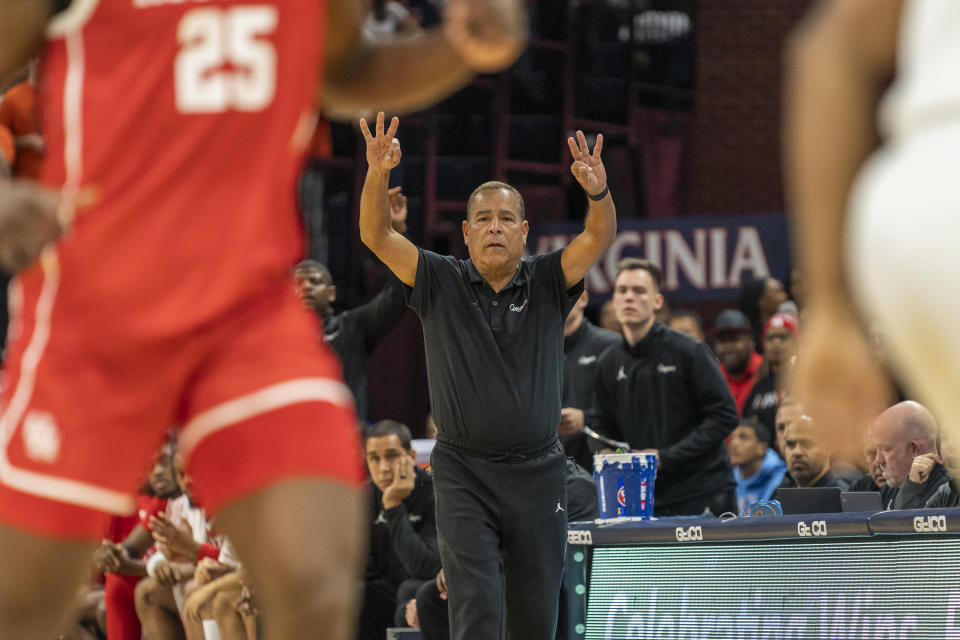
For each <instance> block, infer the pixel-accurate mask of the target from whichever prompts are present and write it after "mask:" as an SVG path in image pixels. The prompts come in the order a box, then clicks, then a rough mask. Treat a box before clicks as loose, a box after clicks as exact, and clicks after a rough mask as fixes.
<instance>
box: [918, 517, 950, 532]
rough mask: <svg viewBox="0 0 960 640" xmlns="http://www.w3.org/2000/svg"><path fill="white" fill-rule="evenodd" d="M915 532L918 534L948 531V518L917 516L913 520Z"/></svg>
mask: <svg viewBox="0 0 960 640" xmlns="http://www.w3.org/2000/svg"><path fill="white" fill-rule="evenodd" d="M913 530H914V531H916V532H917V533H929V532H931V531H946V530H947V516H917V517H916V518H914V519H913Z"/></svg>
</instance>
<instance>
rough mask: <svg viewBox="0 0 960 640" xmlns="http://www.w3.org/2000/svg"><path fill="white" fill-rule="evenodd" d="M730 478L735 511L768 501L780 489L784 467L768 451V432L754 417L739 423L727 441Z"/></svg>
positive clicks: (779, 460)
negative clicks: (735, 497)
mask: <svg viewBox="0 0 960 640" xmlns="http://www.w3.org/2000/svg"><path fill="white" fill-rule="evenodd" d="M727 449H728V450H729V452H730V462H731V464H733V477H734V480H736V482H737V508H738V509H739V510H740V511H741V512H743V510H744V508H746V507H747V506H749V505H751V504H753V503H754V502H756V501H757V500H769V499H770V496H772V495H773V492H774V490H775V489H776V488H777V487H778V486H780V483H781V482H782V481H783V476H784V474H785V473H786V472H787V465H786V463H784V461H783V460H781V459H780V456H778V455H777V452H776V451H774V450H773V449H771V448H770V430H769V429H767V428H766V427H765V426H764V425H763V423H762V422H760V421H759V420H757V419H756V418H746V419H744V420H741V421H740V424H739V425H737V428H736V429H734V430H733V432H732V433H731V434H730V437H729V439H728V440H727Z"/></svg>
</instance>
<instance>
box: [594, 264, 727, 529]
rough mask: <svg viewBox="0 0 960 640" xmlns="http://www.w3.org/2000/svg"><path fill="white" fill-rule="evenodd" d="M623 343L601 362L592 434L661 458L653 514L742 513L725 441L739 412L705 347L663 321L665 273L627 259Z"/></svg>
mask: <svg viewBox="0 0 960 640" xmlns="http://www.w3.org/2000/svg"><path fill="white" fill-rule="evenodd" d="M613 304H614V308H615V309H616V311H617V319H618V320H619V321H620V323H621V324H622V325H623V335H624V340H623V342H622V343H621V344H620V346H618V347H614V348H612V349H608V350H607V351H606V352H604V354H603V355H602V356H600V365H599V371H598V373H597V404H596V407H595V410H594V411H591V413H590V418H589V420H588V424H589V425H590V426H591V428H593V429H596V430H597V431H599V432H601V433H603V434H605V435H607V436H609V437H611V438H614V439H616V440H625V441H627V442H629V443H630V444H631V445H632V446H633V447H635V450H638V451H646V452H650V453H654V454H656V455H657V456H658V458H659V460H658V465H659V468H658V471H657V483H656V486H655V490H654V503H653V504H654V513H655V514H656V515H658V516H669V515H696V514H700V513H703V512H704V511H706V510H708V509H709V510H710V511H711V512H713V513H714V514H715V515H720V514H722V513H724V512H727V511H733V512H735V511H736V504H737V503H736V482H735V481H734V478H733V471H732V469H731V467H730V458H729V457H728V455H727V448H726V447H725V446H724V438H725V437H726V436H727V435H728V434H729V433H730V432H731V431H733V429H735V428H736V426H737V421H738V419H739V417H738V414H737V405H736V404H735V403H734V400H733V396H732V395H731V394H730V388H729V387H728V386H727V383H726V381H725V380H724V379H723V375H722V374H721V373H720V367H719V365H718V364H717V361H716V358H715V357H714V355H713V353H712V352H711V351H710V348H709V347H707V346H706V345H705V344H703V343H702V342H697V341H696V340H694V339H693V338H690V337H689V336H687V335H684V334H682V333H679V332H677V331H674V330H672V329H670V328H668V327H666V326H665V325H664V324H662V323H660V322H658V321H657V320H656V317H655V314H656V311H657V309H659V308H660V307H661V305H662V304H663V296H662V295H661V294H660V269H659V268H658V267H657V266H656V265H655V264H653V263H651V262H649V261H647V260H641V259H638V258H624V259H623V260H621V261H620V264H619V265H618V267H617V280H616V284H615V286H614V291H613Z"/></svg>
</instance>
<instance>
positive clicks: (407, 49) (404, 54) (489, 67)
mask: <svg viewBox="0 0 960 640" xmlns="http://www.w3.org/2000/svg"><path fill="white" fill-rule="evenodd" d="M525 5H526V3H525V2H523V1H522V0H448V2H447V4H446V7H445V10H444V24H443V27H442V28H438V29H431V30H429V31H426V32H424V33H422V34H420V35H417V36H414V37H411V38H402V39H397V40H391V41H389V42H371V41H369V40H368V39H366V38H365V37H364V35H363V31H362V29H361V24H362V22H363V16H364V13H363V7H364V6H365V5H364V3H362V2H357V1H356V0H330V1H329V3H328V7H329V9H328V15H327V35H326V53H325V69H324V71H323V77H324V84H323V87H322V93H321V95H320V101H321V105H322V106H323V109H324V111H325V112H326V113H327V114H329V115H330V116H332V117H342V118H348V117H354V116H356V115H361V114H364V113H370V112H372V111H374V110H379V109H385V110H389V111H391V112H409V111H415V110H417V109H419V108H422V107H425V106H427V105H429V104H431V103H434V102H436V101H438V100H440V99H441V98H443V97H445V96H447V95H449V94H451V93H453V92H454V91H456V90H457V89H460V88H461V87H463V86H464V85H466V84H467V83H468V82H470V80H471V79H472V78H473V76H474V75H475V74H476V73H477V72H488V73H490V72H494V71H500V70H502V69H505V68H507V67H508V66H510V65H511V64H513V62H514V61H515V60H516V59H517V57H518V56H519V55H520V53H521V52H522V51H523V47H524V45H525V44H526V36H527V23H526V9H525Z"/></svg>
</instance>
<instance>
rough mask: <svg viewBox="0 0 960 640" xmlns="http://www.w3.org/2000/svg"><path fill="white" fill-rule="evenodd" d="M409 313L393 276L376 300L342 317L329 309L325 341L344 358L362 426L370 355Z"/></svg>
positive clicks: (365, 410)
mask: <svg viewBox="0 0 960 640" xmlns="http://www.w3.org/2000/svg"><path fill="white" fill-rule="evenodd" d="M406 311H407V303H406V300H405V299H404V297H403V284H402V283H401V282H400V281H399V280H398V279H397V277H396V276H394V275H392V274H391V275H390V277H389V280H388V281H387V283H386V284H385V285H384V287H383V289H382V290H381V291H380V293H378V294H377V295H376V297H375V298H373V300H370V301H369V302H366V303H364V304H362V305H360V306H359V307H356V308H354V309H348V310H347V311H341V312H340V313H334V311H333V310H332V309H327V313H326V314H324V317H323V339H324V340H325V341H326V343H327V344H328V345H329V346H330V348H331V349H333V351H334V353H336V354H337V356H339V357H340V364H341V365H342V366H343V380H344V382H346V383H347V386H348V387H350V391H351V392H352V393H353V397H354V401H355V402H356V406H357V417H358V418H360V420H361V421H362V422H366V421H367V408H368V407H367V364H368V363H369V361H370V355H371V354H372V353H373V351H374V349H376V348H377V346H378V345H379V344H380V343H381V342H382V341H383V339H384V338H385V337H386V336H387V334H388V333H390V331H392V330H393V328H394V327H396V326H397V324H398V323H399V322H400V318H402V317H403V314H404V313H406Z"/></svg>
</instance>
